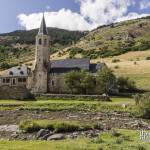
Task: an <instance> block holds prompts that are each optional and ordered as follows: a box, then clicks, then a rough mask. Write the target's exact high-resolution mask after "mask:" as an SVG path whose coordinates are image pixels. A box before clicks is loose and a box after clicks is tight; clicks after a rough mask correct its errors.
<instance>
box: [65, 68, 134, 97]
mask: <svg viewBox="0 0 150 150" xmlns="http://www.w3.org/2000/svg"><path fill="white" fill-rule="evenodd" d="M65 82H66V84H67V86H68V88H69V89H70V90H71V92H72V93H79V94H103V93H106V94H109V93H111V92H112V91H114V90H117V89H118V90H119V91H121V92H122V91H128V90H130V91H131V90H134V89H135V88H136V87H135V83H134V82H133V81H131V80H129V79H128V78H124V77H119V78H117V77H116V76H115V75H114V74H113V72H112V71H111V70H110V69H108V68H107V67H105V68H103V69H102V70H101V71H99V72H98V73H97V74H96V75H93V74H91V73H89V72H86V71H83V70H82V71H72V72H69V73H67V74H66V75H65Z"/></svg>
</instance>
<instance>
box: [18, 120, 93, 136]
mask: <svg viewBox="0 0 150 150" xmlns="http://www.w3.org/2000/svg"><path fill="white" fill-rule="evenodd" d="M19 128H20V129H21V130H23V131H24V132H27V133H32V132H36V131H39V130H40V129H49V130H51V131H54V132H55V133H65V132H74V131H83V130H89V129H92V128H93V126H92V125H87V124H80V123H79V122H75V121H72V122H69V121H59V120H53V121H48V120H38V121H35V120H25V121H21V122H20V125H19Z"/></svg>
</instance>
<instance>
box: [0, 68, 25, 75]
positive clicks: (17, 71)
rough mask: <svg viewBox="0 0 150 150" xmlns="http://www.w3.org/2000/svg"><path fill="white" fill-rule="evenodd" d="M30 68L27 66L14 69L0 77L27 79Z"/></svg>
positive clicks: (2, 73) (4, 72)
mask: <svg viewBox="0 0 150 150" xmlns="http://www.w3.org/2000/svg"><path fill="white" fill-rule="evenodd" d="M27 76H28V68H27V66H25V65H22V66H16V67H12V68H10V69H8V70H5V71H3V72H1V74H0V77H27Z"/></svg>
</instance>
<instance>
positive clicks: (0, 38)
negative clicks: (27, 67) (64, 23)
mask: <svg viewBox="0 0 150 150" xmlns="http://www.w3.org/2000/svg"><path fill="white" fill-rule="evenodd" d="M48 31H49V35H50V37H51V40H52V41H51V44H52V45H51V47H50V52H51V54H52V53H55V52H57V51H59V50H62V49H63V48H65V47H67V46H69V45H71V44H72V43H73V42H74V43H75V42H76V41H78V40H79V39H80V38H81V37H82V36H84V35H85V34H86V33H85V32H79V31H67V30H63V29H57V28H48ZM37 33H38V30H30V31H14V32H11V33H6V34H0V70H4V69H8V68H10V67H12V66H16V65H18V64H19V63H24V62H28V61H32V60H33V58H34V51H35V46H33V44H35V36H36V34H37Z"/></svg>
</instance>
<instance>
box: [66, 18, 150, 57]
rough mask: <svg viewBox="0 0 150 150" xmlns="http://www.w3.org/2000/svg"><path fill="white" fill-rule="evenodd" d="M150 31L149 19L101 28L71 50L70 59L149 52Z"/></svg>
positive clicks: (90, 33)
mask: <svg viewBox="0 0 150 150" xmlns="http://www.w3.org/2000/svg"><path fill="white" fill-rule="evenodd" d="M149 30H150V19H149V17H146V18H141V19H136V20H130V21H124V22H121V23H116V24H113V26H112V25H108V26H101V27H98V28H97V29H95V30H93V31H91V32H89V33H88V34H87V35H86V36H85V37H83V38H81V40H80V41H79V42H77V44H76V45H75V46H73V47H72V48H69V50H70V52H69V54H70V57H72V56H73V57H75V55H77V54H81V56H82V57H89V58H91V59H96V58H105V57H112V56H118V55H121V54H124V53H127V52H130V51H145V50H149V49H150V40H149V39H150V32H149Z"/></svg>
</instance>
